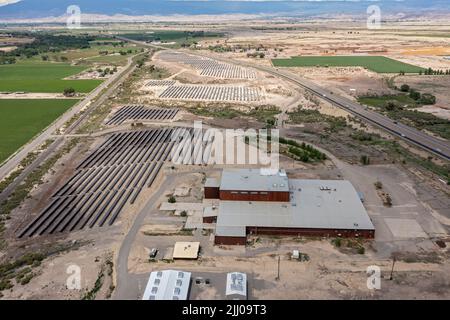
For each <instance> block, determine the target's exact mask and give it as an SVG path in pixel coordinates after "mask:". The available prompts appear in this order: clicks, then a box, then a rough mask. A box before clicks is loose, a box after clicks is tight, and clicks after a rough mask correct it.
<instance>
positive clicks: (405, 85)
mask: <svg viewBox="0 0 450 320" xmlns="http://www.w3.org/2000/svg"><path fill="white" fill-rule="evenodd" d="M400 91H403V92H408V91H409V86H408V85H407V84H402V86H401V87H400Z"/></svg>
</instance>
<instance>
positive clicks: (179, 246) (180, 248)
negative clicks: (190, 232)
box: [173, 241, 200, 259]
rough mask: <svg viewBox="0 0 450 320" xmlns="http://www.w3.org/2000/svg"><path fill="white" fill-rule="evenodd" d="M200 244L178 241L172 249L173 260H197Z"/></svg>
mask: <svg viewBox="0 0 450 320" xmlns="http://www.w3.org/2000/svg"><path fill="white" fill-rule="evenodd" d="M199 250H200V242H186V241H178V242H176V243H175V246H174V248H173V258H174V259H197V258H198V252H199Z"/></svg>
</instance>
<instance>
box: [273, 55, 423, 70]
mask: <svg viewBox="0 0 450 320" xmlns="http://www.w3.org/2000/svg"><path fill="white" fill-rule="evenodd" d="M272 63H273V65H274V66H275V67H315V66H320V67H364V68H367V69H369V70H372V71H375V72H378V73H400V72H405V73H419V72H420V71H424V70H425V69H423V68H420V67H417V66H414V65H411V64H407V63H403V62H400V61H397V60H394V59H390V58H386V57H382V56H302V57H291V58H289V59H272Z"/></svg>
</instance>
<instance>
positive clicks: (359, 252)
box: [358, 247, 366, 254]
mask: <svg viewBox="0 0 450 320" xmlns="http://www.w3.org/2000/svg"><path fill="white" fill-rule="evenodd" d="M365 252H366V249H365V248H364V247H359V248H358V254H364V253H365Z"/></svg>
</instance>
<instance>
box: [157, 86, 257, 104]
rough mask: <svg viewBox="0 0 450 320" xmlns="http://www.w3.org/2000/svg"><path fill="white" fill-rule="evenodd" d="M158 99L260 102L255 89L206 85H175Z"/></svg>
mask: <svg viewBox="0 0 450 320" xmlns="http://www.w3.org/2000/svg"><path fill="white" fill-rule="evenodd" d="M159 98H163V99H180V100H208V101H236V102H255V101H260V100H261V95H260V91H259V89H257V88H249V87H236V86H233V87H229V86H208V85H176V86H170V87H168V88H167V89H165V90H164V91H163V92H162V93H161V94H160V95H159Z"/></svg>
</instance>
